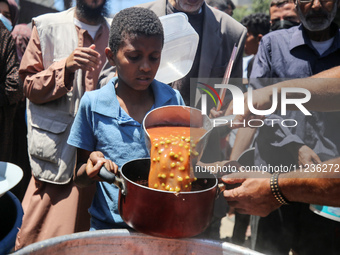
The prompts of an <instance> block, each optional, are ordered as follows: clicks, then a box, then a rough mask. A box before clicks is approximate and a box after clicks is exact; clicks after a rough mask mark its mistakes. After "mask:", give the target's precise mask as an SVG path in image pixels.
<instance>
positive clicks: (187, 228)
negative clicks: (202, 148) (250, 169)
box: [101, 158, 218, 238]
mask: <svg viewBox="0 0 340 255" xmlns="http://www.w3.org/2000/svg"><path fill="white" fill-rule="evenodd" d="M149 170H150V159H149V158H147V159H136V160H132V161H129V162H127V163H126V164H124V165H123V166H122V168H121V169H120V177H113V175H112V174H111V173H109V172H107V173H109V176H103V175H102V176H101V177H102V178H104V179H106V180H107V181H108V182H111V183H115V184H116V185H117V186H118V187H120V192H119V212H120V215H121V217H122V218H123V220H124V221H125V222H126V223H127V224H128V225H129V226H130V227H132V228H133V229H135V230H137V231H139V232H142V233H144V234H148V235H153V236H159V237H167V238H183V237H192V236H195V235H198V234H200V233H202V232H203V231H204V230H205V229H206V228H207V227H208V226H209V224H210V221H211V218H212V215H213V208H214V202H215V198H216V195H217V192H218V187H217V179H216V178H215V177H214V176H213V175H209V176H207V178H199V179H198V180H197V181H196V182H194V183H193V188H192V191H190V192H179V193H175V192H171V191H162V190H156V189H151V188H149V187H148V185H147V181H148V176H149ZM104 175H105V173H104Z"/></svg>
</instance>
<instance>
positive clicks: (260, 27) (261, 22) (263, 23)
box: [241, 13, 270, 37]
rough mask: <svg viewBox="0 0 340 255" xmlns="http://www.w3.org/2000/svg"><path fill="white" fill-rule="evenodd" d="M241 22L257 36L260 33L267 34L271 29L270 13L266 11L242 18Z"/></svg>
mask: <svg viewBox="0 0 340 255" xmlns="http://www.w3.org/2000/svg"><path fill="white" fill-rule="evenodd" d="M241 24H242V25H243V26H245V27H246V28H247V29H248V32H251V33H252V34H253V35H254V36H255V37H256V36H258V35H259V34H262V35H265V34H267V33H269V30H270V18H269V15H267V14H264V13H253V14H250V15H248V16H246V17H244V18H243V19H242V20H241Z"/></svg>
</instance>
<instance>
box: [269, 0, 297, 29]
mask: <svg viewBox="0 0 340 255" xmlns="http://www.w3.org/2000/svg"><path fill="white" fill-rule="evenodd" d="M269 13H270V24H271V30H272V31H274V30H279V29H284V28H290V27H292V26H296V25H298V24H299V23H300V20H299V17H298V14H297V12H296V8H295V4H294V1H293V0H272V2H271V3H270V9H269Z"/></svg>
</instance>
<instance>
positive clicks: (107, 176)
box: [98, 165, 116, 183]
mask: <svg viewBox="0 0 340 255" xmlns="http://www.w3.org/2000/svg"><path fill="white" fill-rule="evenodd" d="M98 176H99V177H100V178H102V179H103V180H104V181H106V182H108V183H114V182H115V180H116V175H115V174H114V173H112V172H110V171H109V170H107V169H106V167H105V166H104V165H103V166H102V168H100V170H99V173H98Z"/></svg>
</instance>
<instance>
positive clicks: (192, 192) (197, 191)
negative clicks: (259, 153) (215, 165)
mask: <svg viewBox="0 0 340 255" xmlns="http://www.w3.org/2000/svg"><path fill="white" fill-rule="evenodd" d="M138 160H150V158H138V159H133V160H130V161H128V162H126V163H125V164H124V165H123V166H122V167H121V169H120V174H121V175H122V177H123V179H124V181H127V182H130V183H131V184H133V185H136V186H138V187H141V188H144V189H147V190H150V191H155V192H163V193H167V194H175V195H179V194H184V195H185V194H188V195H189V194H198V193H203V192H207V191H210V190H212V189H215V188H216V187H217V184H218V180H217V178H216V176H214V175H213V174H212V176H214V178H212V179H215V184H214V185H213V186H211V187H210V188H207V189H203V190H196V191H182V192H181V191H180V192H175V191H167V190H158V189H153V188H149V187H147V186H144V185H141V184H138V183H136V182H134V181H132V180H130V179H129V178H127V177H126V176H125V175H124V173H123V171H122V169H124V166H125V165H126V164H128V163H130V162H133V161H138Z"/></svg>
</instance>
